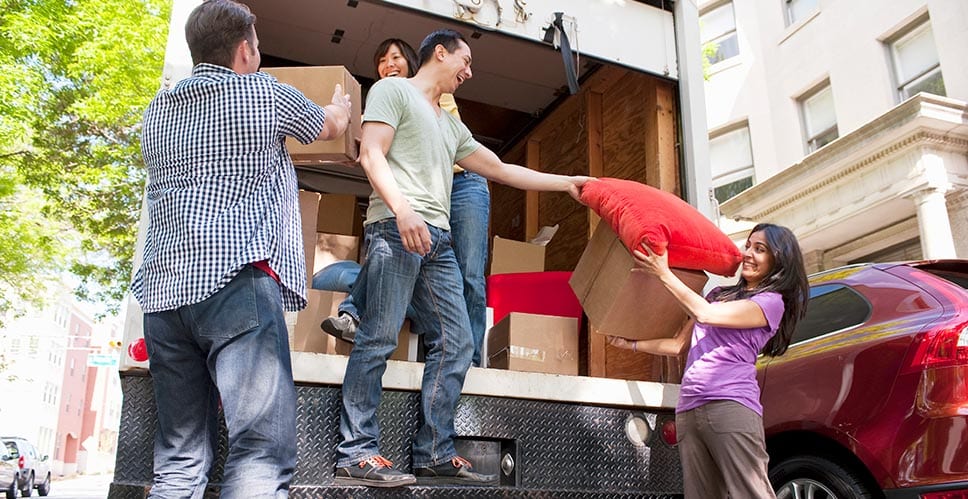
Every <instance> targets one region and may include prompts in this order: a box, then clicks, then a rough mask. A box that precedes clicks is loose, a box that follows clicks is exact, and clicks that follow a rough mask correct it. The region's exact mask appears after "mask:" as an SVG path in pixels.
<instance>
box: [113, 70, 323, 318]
mask: <svg viewBox="0 0 968 499" xmlns="http://www.w3.org/2000/svg"><path fill="white" fill-rule="evenodd" d="M325 118H326V117H325V113H324V111H323V108H321V107H320V106H318V105H316V104H314V103H313V102H312V101H310V100H309V99H307V98H306V97H305V96H304V95H303V94H302V93H301V92H299V91H298V90H296V89H294V88H293V87H291V86H289V85H285V84H282V83H279V82H277V81H276V80H275V78H273V77H272V76H269V75H268V74H266V73H254V74H247V75H240V74H237V73H235V72H234V71H232V70H230V69H228V68H225V67H221V66H215V65H211V64H199V65H197V66H195V68H194V69H193V70H192V76H191V77H189V78H186V79H184V80H182V81H180V82H178V84H176V85H175V86H174V87H173V88H171V89H170V90H162V91H161V92H159V93H158V95H157V96H155V98H154V100H152V102H151V104H150V105H149V106H148V109H147V110H146V111H145V115H144V123H143V128H142V138H141V152H142V154H143V155H144V160H145V165H146V166H147V169H148V184H147V193H146V195H147V205H148V230H147V237H146V240H145V250H144V262H143V263H142V264H141V266H140V267H139V268H138V270H137V272H136V273H135V276H134V281H133V282H132V285H131V291H132V293H133V294H134V296H135V298H136V299H137V300H138V302H139V303H140V304H141V307H142V308H143V310H144V311H145V312H146V313H151V312H159V311H163V310H173V309H176V308H178V307H181V306H184V305H191V304H194V303H198V302H200V301H202V300H204V299H206V298H208V297H210V296H212V295H213V294H215V292H216V291H218V290H219V289H221V288H223V287H224V286H225V285H226V284H228V282H229V281H231V280H232V278H233V277H235V276H236V275H237V274H238V273H239V271H240V270H241V269H242V268H243V267H244V266H245V265H246V264H249V263H252V262H257V261H261V260H268V262H269V266H270V267H271V268H272V270H273V271H275V272H276V274H278V276H279V282H280V288H281V291H282V301H283V306H284V307H285V309H286V310H299V309H301V308H303V307H305V306H306V298H305V296H306V260H305V257H304V254H303V243H302V228H301V223H300V217H299V200H298V186H297V181H296V171H295V169H294V168H293V166H292V160H291V159H290V158H289V153H288V152H287V151H286V147H285V137H286V136H287V135H289V136H293V137H295V138H296V139H297V140H299V141H300V142H302V143H304V144H305V143H309V142H312V141H313V140H315V139H316V137H317V136H318V135H319V133H320V131H322V129H323V121H324V120H325Z"/></svg>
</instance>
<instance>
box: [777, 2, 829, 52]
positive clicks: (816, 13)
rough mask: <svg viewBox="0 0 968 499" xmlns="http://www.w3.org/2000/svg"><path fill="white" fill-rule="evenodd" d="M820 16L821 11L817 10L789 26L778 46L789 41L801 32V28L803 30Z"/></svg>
mask: <svg viewBox="0 0 968 499" xmlns="http://www.w3.org/2000/svg"><path fill="white" fill-rule="evenodd" d="M819 15H820V9H819V8H817V9H815V10H814V11H813V12H811V13H810V14H808V15H807V17H804V18H803V19H801V20H799V21H797V22H795V23H793V24H791V25H789V26H787V29H786V31H785V32H784V33H783V36H781V37H780V41H779V42H777V45H782V44H783V42H785V41H787V39H788V38H790V37H791V36H793V34H794V33H796V32H797V31H800V28H803V27H804V26H806V25H807V24H809V23H810V21H813V20H814V19H815V18H816V17H817V16H819Z"/></svg>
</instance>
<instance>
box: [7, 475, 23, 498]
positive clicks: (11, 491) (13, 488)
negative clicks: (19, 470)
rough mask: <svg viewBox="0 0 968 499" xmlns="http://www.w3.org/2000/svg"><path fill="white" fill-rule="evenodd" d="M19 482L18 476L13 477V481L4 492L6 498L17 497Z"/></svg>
mask: <svg viewBox="0 0 968 499" xmlns="http://www.w3.org/2000/svg"><path fill="white" fill-rule="evenodd" d="M18 483H20V477H19V476H15V477H13V483H11V484H10V488H8V489H7V490H6V491H5V492H6V493H7V499H17V484H18Z"/></svg>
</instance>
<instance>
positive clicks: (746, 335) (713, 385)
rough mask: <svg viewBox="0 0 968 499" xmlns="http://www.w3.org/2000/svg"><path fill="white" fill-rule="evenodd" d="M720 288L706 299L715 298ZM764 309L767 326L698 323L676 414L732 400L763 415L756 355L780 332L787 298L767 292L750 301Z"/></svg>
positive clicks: (752, 297)
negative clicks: (724, 325)
mask: <svg viewBox="0 0 968 499" xmlns="http://www.w3.org/2000/svg"><path fill="white" fill-rule="evenodd" d="M718 292H719V288H717V289H714V290H712V291H711V292H710V293H709V294H708V295H707V297H706V299H707V300H708V299H709V297H711V296H715V295H716V294H717V293H718ZM749 300H752V301H753V302H754V303H756V304H757V305H759V306H760V309H761V310H763V315H764V316H765V317H766V322H767V325H766V326H764V327H757V328H752V329H735V328H728V327H719V326H709V325H706V324H700V323H698V322H697V323H696V326H695V328H693V331H692V346H691V347H690V348H689V355H688V356H687V357H686V371H685V374H683V376H682V386H681V388H680V390H679V405H678V406H677V407H676V412H685V411H688V410H690V409H695V408H696V407H699V406H701V405H703V404H705V403H707V402H712V401H714V400H732V401H735V402H738V403H740V404H743V405H744V406H746V407H749V408H750V409H751V410H753V411H756V413H757V414H759V415H760V416H762V415H763V406H762V404H760V387H759V385H758V384H757V383H756V356H757V355H758V354H759V353H760V350H762V349H763V345H765V344H766V342H767V341H769V339H770V338H771V337H772V336H773V334H774V333H776V330H777V329H778V328H779V327H780V320H781V319H782V318H783V308H784V307H783V297H782V296H781V295H780V294H779V293H775V292H772V291H770V292H763V293H758V294H756V295H753V296H751V297H750V298H749Z"/></svg>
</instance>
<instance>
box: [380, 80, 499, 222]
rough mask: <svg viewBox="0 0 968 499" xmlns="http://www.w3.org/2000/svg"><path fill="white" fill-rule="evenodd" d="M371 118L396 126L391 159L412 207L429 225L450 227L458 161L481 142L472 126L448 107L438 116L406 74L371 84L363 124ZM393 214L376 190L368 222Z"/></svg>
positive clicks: (392, 167)
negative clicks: (455, 166) (474, 135)
mask: <svg viewBox="0 0 968 499" xmlns="http://www.w3.org/2000/svg"><path fill="white" fill-rule="evenodd" d="M367 121H377V122H380V123H386V124H387V125H390V126H391V127H393V129H394V131H395V132H394V135H393V142H392V143H391V144H390V150H389V151H387V162H388V163H389V164H390V171H391V172H393V178H394V179H395V180H396V181H397V186H398V187H399V189H400V192H401V193H402V194H403V195H404V196H405V197H406V198H407V200H408V201H409V202H410V206H411V207H412V208H413V210H414V211H415V212H416V213H417V214H418V215H420V216H421V217H423V219H424V221H426V222H427V223H428V224H430V225H433V226H434V227H439V228H441V229H445V230H450V222H449V219H450V191H451V187H452V186H453V182H454V169H453V165H454V163H456V162H458V161H460V160H462V159H464V158H466V157H467V156H469V155H470V154H471V153H473V152H474V151H476V150H477V148H478V147H480V144H479V143H478V142H477V141H476V140H474V137H472V136H471V132H470V130H468V129H467V127H466V126H465V125H464V124H463V123H461V121H460V120H459V119H457V118H456V117H454V116H453V115H451V114H450V113H448V112H446V111H441V112H440V115H439V116H438V115H437V114H436V113H435V112H434V108H433V106H431V104H430V102H428V101H427V99H426V98H425V97H424V96H423V94H422V93H421V92H420V91H419V90H418V89H417V87H415V86H413V84H412V83H410V82H409V81H407V80H406V79H405V78H384V79H382V80H380V81H378V82H376V83H375V84H374V85H373V87H371V88H370V91H369V93H368V94H367V97H366V110H365V111H364V113H363V123H366V122H367ZM393 216H394V215H393V212H392V211H390V208H389V207H387V205H386V203H384V202H383V199H381V198H380V196H378V195H377V194H376V191H374V192H373V194H371V195H370V207H369V209H368V210H367V211H366V223H367V224H370V223H373V222H377V221H379V220H384V219H387V218H393Z"/></svg>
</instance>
